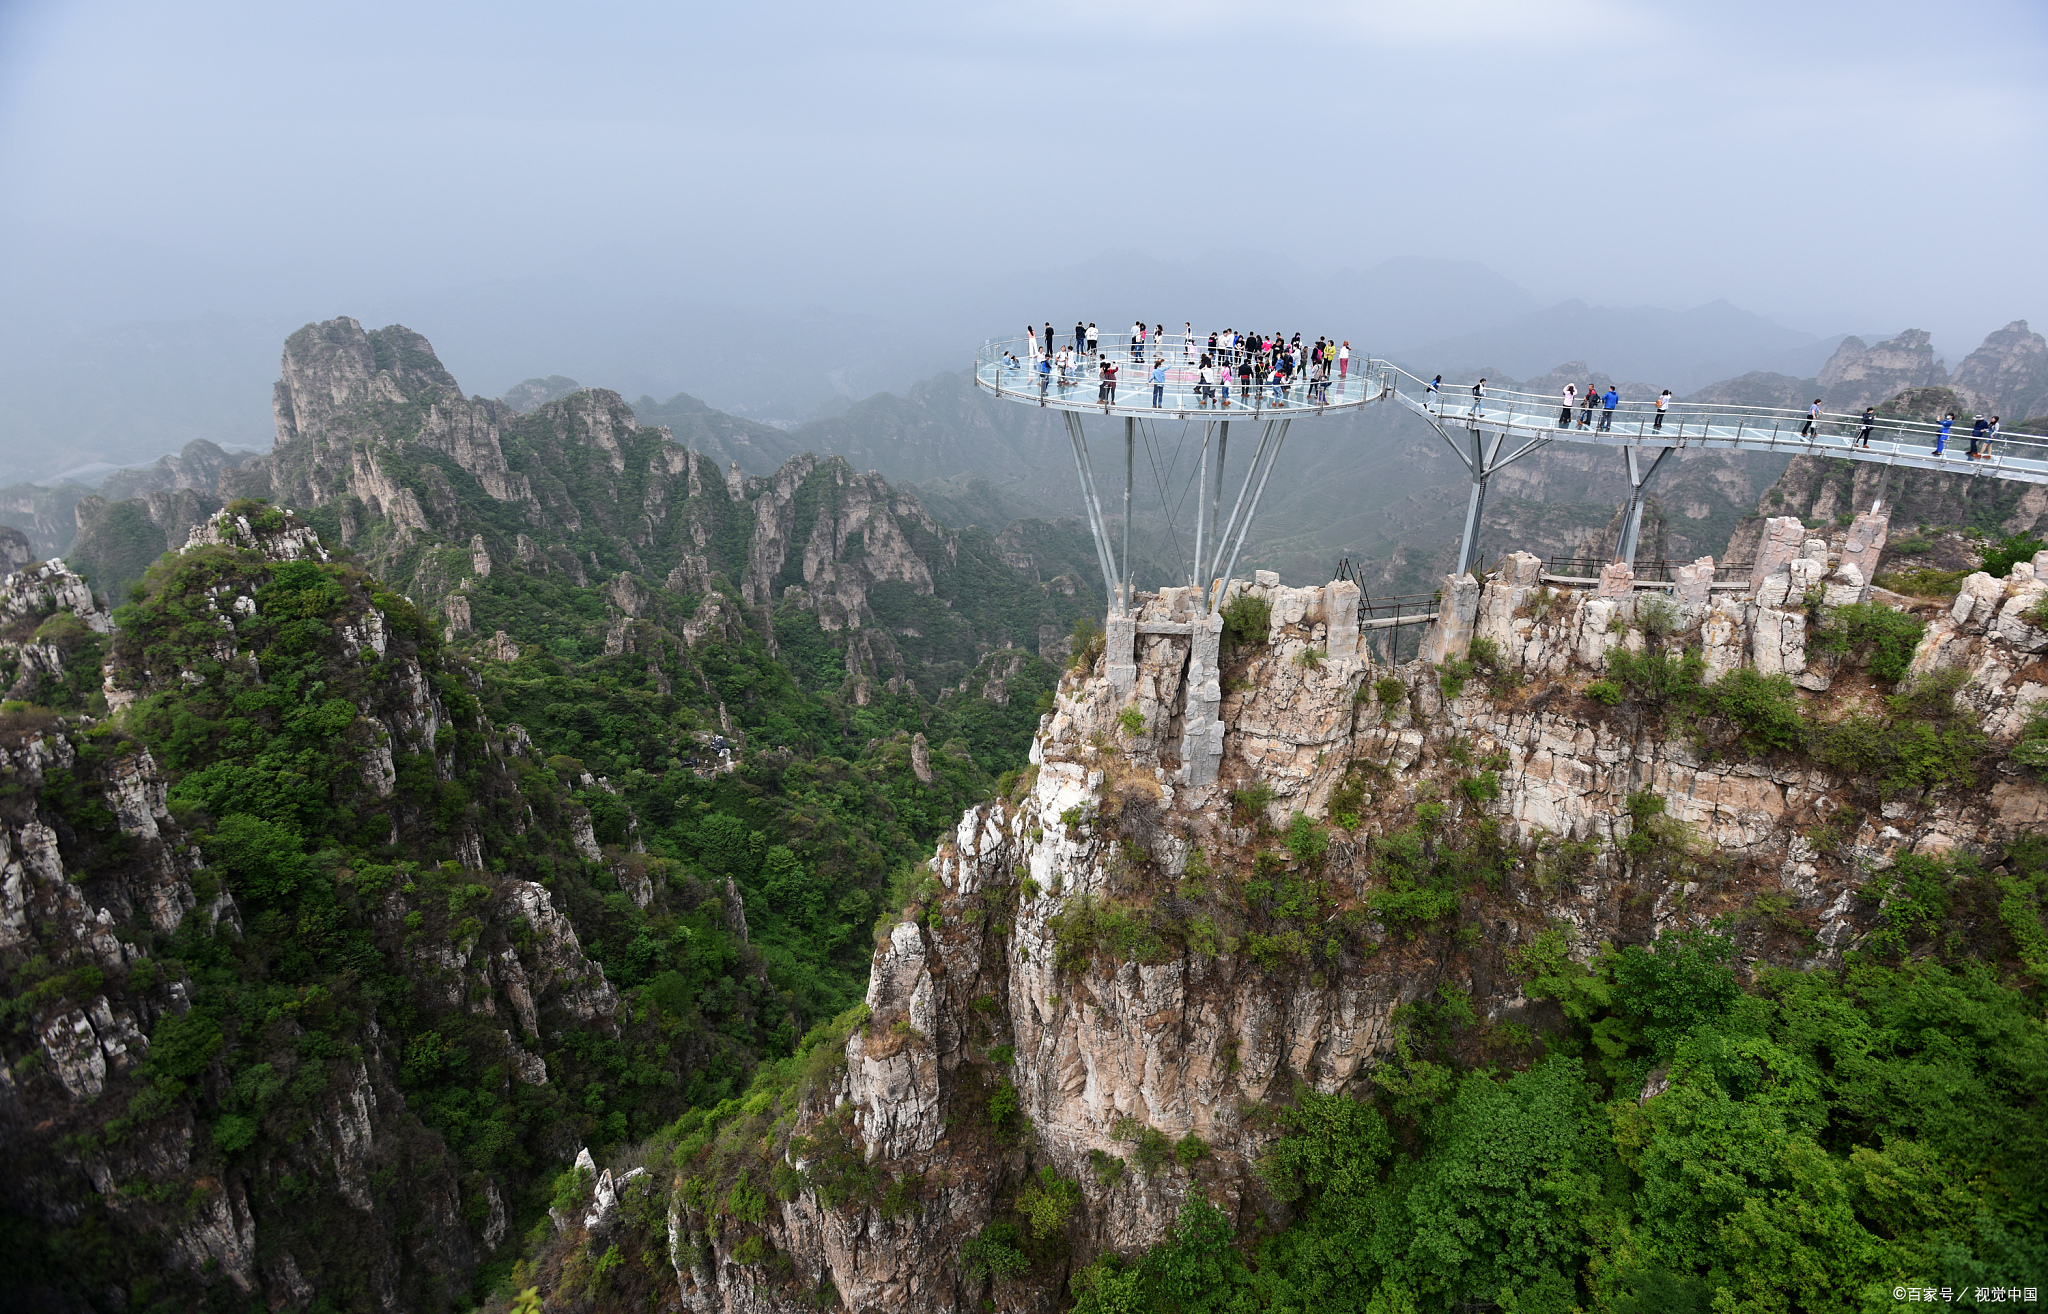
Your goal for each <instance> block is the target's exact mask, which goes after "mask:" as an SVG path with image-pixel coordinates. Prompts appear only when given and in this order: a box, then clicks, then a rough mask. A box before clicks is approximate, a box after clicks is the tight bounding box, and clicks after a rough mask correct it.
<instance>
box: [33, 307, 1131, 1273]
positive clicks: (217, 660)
mask: <svg viewBox="0 0 2048 1314" xmlns="http://www.w3.org/2000/svg"><path fill="white" fill-rule="evenodd" d="M322 333H325V334H327V336H326V337H320V334H322ZM309 337H312V338H317V339H318V341H316V342H313V343H311V344H310V345H309V344H308V342H307V339H308V338H309ZM336 338H338V339H339V341H340V346H339V347H338V348H336V349H335V350H334V351H332V352H330V353H329V354H328V355H327V356H326V357H319V350H325V349H326V347H330V346H333V341H332V340H333V339H336ZM294 343H295V344H296V345H297V346H298V347H299V348H300V349H301V350H302V353H303V354H305V355H308V356H311V357H319V359H321V360H324V364H317V365H313V366H307V367H306V368H305V369H301V370H298V371H297V372H296V373H295V372H294V368H293V367H292V363H291V357H290V355H289V354H288V358H287V366H288V368H287V379H286V382H285V384H281V385H280V400H279V413H280V444H279V447H278V449H277V451H276V452H275V453H274V454H273V456H272V457H270V458H266V459H264V460H263V461H260V462H254V463H251V466H252V467H253V468H244V469H243V470H241V471H231V472H229V476H228V479H229V480H230V481H239V483H237V484H235V486H234V487H231V488H229V490H228V491H230V492H234V491H236V489H237V488H239V489H242V490H245V491H253V492H255V493H257V494H258V497H256V498H253V499H252V498H248V497H239V498H234V499H231V500H230V501H229V502H228V504H227V506H226V508H225V509H224V510H223V511H222V512H221V513H219V514H218V515H216V516H214V517H212V518H210V519H207V520H205V521H204V522H203V523H202V524H201V525H200V527H199V529H198V530H197V531H196V532H195V533H194V535H193V543H192V546H191V547H190V548H189V549H187V550H185V551H183V552H180V553H174V554H172V555H171V556H168V557H166V558H165V559H164V561H163V562H162V563H160V564H158V565H156V566H153V567H151V568H150V569H149V571H148V572H147V573H146V575H145V576H144V577H143V578H142V579H141V580H140V582H139V583H138V584H137V585H135V586H134V587H133V588H131V589H128V590H126V591H125V595H126V601H125V602H124V603H123V604H122V605H121V606H120V607H119V608H118V609H117V611H116V613H115V616H114V618H113V620H114V621H117V622H118V624H115V623H111V622H110V619H109V617H108V616H107V614H106V612H105V611H104V610H103V609H102V608H101V607H100V606H99V604H98V603H97V602H96V600H95V599H94V598H93V597H92V594H91V591H90V590H89V589H88V588H87V586H86V585H85V584H84V583H83V582H82V581H81V580H80V579H79V578H78V577H77V576H75V575H72V574H70V573H68V572H66V571H64V570H62V569H61V568H59V567H54V566H45V567H39V568H37V569H35V570H31V571H24V572H20V573H18V574H16V575H14V576H10V577H9V583H8V594H7V599H6V616H7V619H6V628H5V633H4V635H0V656H4V659H5V663H6V668H7V669H6V672H5V673H6V674H7V676H8V679H9V681H10V683H11V685H12V688H11V692H10V696H11V697H12V698H14V699H15V700H17V701H14V702H10V703H8V704H6V710H5V712H4V713H0V717H4V724H0V748H4V749H5V751H6V752H7V753H8V762H7V768H6V778H7V781H8V789H7V794H6V799H5V815H4V817H0V821H4V824H5V827H6V831H5V834H4V836H0V840H4V843H5V846H6V848H5V852H6V853H7V854H8V855H9V857H8V861H9V862H10V863H11V864H12V865H11V867H10V873H11V874H10V877H9V881H8V884H7V894H6V906H5V913H6V916H5V918H4V919H0V920H4V923H5V933H4V936H0V999H4V1001H5V1003H4V1019H5V1030H4V1032H0V1048H4V1059H5V1065H4V1067H0V1072H4V1073H5V1074H6V1081H5V1083H4V1087H0V1118H4V1119H5V1121H6V1123H7V1126H8V1129H9V1130H8V1134H7V1138H6V1144H7V1149H6V1150H5V1159H6V1163H5V1169H6V1177H7V1179H8V1183H9V1185H8V1187H7V1188H6V1194H5V1197H4V1198H5V1208H6V1212H5V1228H4V1235H5V1244H6V1247H7V1253H8V1255H9V1257H10V1260H11V1261H12V1262H13V1263H14V1264H15V1265H16V1267H17V1271H18V1272H20V1273H21V1274H23V1275H25V1276H24V1278H23V1286H22V1290H23V1291H25V1292H26V1293H28V1294H27V1296H25V1297H24V1298H25V1299H28V1300H30V1301H31V1303H34V1304H38V1305H41V1306H43V1307H48V1308H55V1309H83V1308H104V1309H120V1308H129V1309H136V1308H164V1309H172V1308H177V1309H183V1308H196V1307H221V1308H239V1307H241V1306H242V1305H244V1304H247V1303H250V1302H258V1301H260V1302H262V1303H265V1304H270V1305H275V1304H278V1303H280V1302H282V1303H287V1304H298V1305H309V1306H312V1307H316V1308H334V1309H355V1308H361V1309H379V1308H381V1309H430V1308H438V1307H444V1306H450V1305H460V1304H463V1303H465V1301H466V1300H467V1299H468V1297H469V1293H471V1292H472V1291H480V1290H483V1289H487V1288H488V1287H489V1286H490V1285H491V1284H493V1283H495V1282H496V1281H497V1280H498V1279H499V1277H500V1275H501V1274H502V1272H503V1270H504V1268H505V1267H506V1266H507V1265H508V1264H509V1263H510V1258H511V1254H512V1239H513V1238H515V1237H516V1236H517V1235H519V1234H520V1233H521V1232H522V1231H524V1230H525V1229H527V1228H529V1227H531V1226H532V1225H533V1223H534V1222H535V1220H537V1219H540V1218H542V1216H543V1214H544V1211H545V1209H546V1207H547V1206H548V1204H549V1203H550V1200H551V1198H552V1197H551V1196H550V1194H549V1183H550V1182H551V1181H552V1180H553V1178H554V1177H555V1176H556V1175H557V1174H558V1173H559V1172H560V1171H561V1170H562V1169H563V1168H564V1167H565V1166H566V1165H567V1164H568V1163H569V1162H570V1160H571V1159H573V1158H574V1156H575V1155H576V1153H577V1152H578V1151H579V1150H580V1149H581V1148H582V1147H584V1146H586V1145H587V1146H590V1147H593V1148H596V1149H598V1150H600V1151H602V1150H603V1149H604V1147H606V1146H607V1145H610V1144H612V1143H616V1142H620V1141H624V1140H627V1139H629V1138H637V1137H639V1136H643V1135H645V1134H647V1133H648V1132H649V1131H651V1130H652V1129H653V1128H655V1127H657V1126H659V1125H662V1124H664V1123H665V1122H667V1121H668V1120H671V1119H672V1118H673V1117H674V1116H675V1115H676V1114H677V1113H679V1112H680V1111H682V1110H683V1109H684V1108H686V1107H689V1106H691V1105H702V1104H709V1103H715V1102H717V1101H718V1100H720V1099H721V1098H724V1097H726V1096H728V1095H730V1094H731V1093H733V1092H734V1091H736V1090H739V1089H743V1088H744V1086H745V1084H746V1083H747V1081H748V1079H749V1077H750V1075H751V1072H752V1070H753V1068H754V1067H755V1065H756V1064H757V1063H758V1062H760V1061H761V1060H762V1059H763V1058H774V1057H777V1056H780V1055H786V1054H789V1053H790V1052H791V1050H792V1048H793V1046H794V1045H795V1043H796V1041H797V1038H798V1037H799V1036H801V1035H802V1034H803V1033H804V1032H805V1031H806V1030H808V1029H810V1028H811V1027H812V1026H813V1025H814V1024H816V1023H817V1022H818V1021H819V1020H820V1019H822V1018H826V1017H829V1016H831V1015H833V1014H835V1013H837V1012H839V1011H841V1010H843V1009H844V1008H845V1007H846V1006H847V1005H848V1004H850V1003H852V1002H853V1001H854V1000H855V999H857V998H858V996H859V993H860V991H861V989H862V988H863V986H864V984H865V980H866V962H867V958H868V955H869V948H870V943H871V941H870V934H869V931H870V926H871V924H872V922H873V921H874V917H875V913H876V911H877V910H878V909H880V908H882V907H886V906H889V905H890V904H891V903H892V896H891V893H890V886H891V884H892V882H896V881H900V879H901V878H902V873H904V872H905V871H906V870H907V868H908V866H909V864H910V863H911V862H912V861H913V860H915V859H916V858H917V857H919V856H921V855H923V854H925V853H928V852H929V850H930V843H931V841H932V839H933V838H934V837H935V836H936V835H937V834H938V833H940V832H941V831H942V830H944V829H945V828H947V827H949V826H950V825H951V824H952V822H953V821H954V819H955V818H956V817H957V816H958V814H959V811H960V809H961V808H962V807H963V806H964V805H965V804H966V803H967V802H968V801H970V800H971V799H972V798H974V797H977V796H980V795H982V794H985V793H986V792H987V791H988V789H989V788H990V787H991V786H992V784H993V782H994V778H995V776H996V775H997V773H999V772H1001V771H1004V770H1007V769H1009V768H1011V767H1014V766H1016V765H1019V764H1021V761H1022V756H1023V751H1024V748H1025V746H1026V744H1027V743H1028V739H1029V736H1030V734H1031V732H1032V730H1033V729H1034V728H1035V726H1036V724H1037V720H1038V708H1039V704H1040V703H1041V701H1042V700H1043V698H1044V697H1045V696H1046V695H1047V694H1048V693H1049V691H1050V688H1051V685H1052V682H1053V678H1054V666H1053V664H1052V663H1050V662H1048V661H1047V660H1045V659H1044V658H1042V657H1041V656H1040V655H1039V654H1038V652H1037V651H1036V650H1037V649H1038V648H1040V647H1041V646H1053V645H1057V644H1058V643H1059V642H1060V641H1061V636H1063V635H1064V634H1065V632H1066V630H1067V629H1068V628H1069V626H1070V622H1071V621H1072V619H1073V618H1074V616H1075V615H1077V614H1078V613H1079V612H1080V611H1082V610H1083V609H1086V608H1087V607H1089V605H1090V601H1091V600H1092V595H1093V592H1094V591H1093V589H1081V588H1078V587H1077V582H1076V581H1075V580H1073V579H1072V577H1071V576H1068V575H1065V574H1064V573H1061V572H1059V571H1056V570H1043V571H1041V570H1039V569H1038V567H1037V565H1036V558H1034V557H1033V556H1032V555H1031V551H1030V548H1029V545H1028V543H1027V542H1025V541H1023V540H1010V541H1006V542H1003V543H998V541H997V540H996V539H995V538H994V537H992V536H990V535H986V534H983V535H979V536H963V535H958V534H953V533H950V532H947V531H945V530H943V529H942V528H941V527H939V526H938V525H936V524H935V523H934V522H932V521H930V520H929V518H927V517H925V516H924V515H923V513H922V511H921V510H920V509H919V508H918V507H917V504H916V503H915V501H914V500H913V499H909V498H906V497H902V496H900V495H898V494H896V493H894V492H893V491H892V490H890V489H889V488H888V487H887V485H886V484H883V483H882V482H881V481H880V480H879V479H877V478H873V477H866V476H859V475H856V474H855V473H854V472H853V471H851V470H850V469H848V468H847V467H846V466H845V465H844V464H843V463H841V462H836V461H824V462H820V461H816V460H813V459H810V458H800V459H798V460H796V461H793V462H791V463H790V464H789V465H787V466H785V467H784V468H783V469H782V470H781V471H779V472H778V473H777V474H776V476H775V477H773V478H771V479H755V480H746V479H742V478H739V477H736V476H731V472H727V474H720V473H719V472H718V471H716V470H714V469H711V468H709V467H708V465H707V463H705V462H704V461H703V460H702V458H701V457H698V456H696V455H694V454H692V453H690V452H688V451H686V450H685V449H682V448H680V447H677V446H675V445H674V444H672V443H670V442H669V441H668V440H667V438H666V436H665V435H664V434H662V433H661V432H660V431H658V430H646V429H641V428H639V427H638V426H637V425H635V424H634V423H633V422H632V417H631V415H630V413H629V412H626V411H625V410H624V408H623V407H622V406H619V405H618V404H617V399H616V398H612V397H610V396H609V395H608V394H607V395H593V394H588V393H580V394H576V395H574V396H571V397H568V398H564V399H561V400H560V401H558V402H555V403H551V404H550V405H549V406H547V407H543V408H541V410H540V411H539V412H537V413H536V414H535V415H534V416H532V417H525V419H523V420H522V419H520V418H519V417H513V416H511V413H510V412H509V411H508V410H507V409H506V408H503V407H501V406H498V405H497V404H495V403H485V402H480V401H477V402H470V401H464V400H463V399H462V398H461V397H460V394H459V392H457V391H455V390H454V389H453V387H452V380H446V378H445V374H440V375H438V376H437V374H436V371H438V365H436V364H434V363H433V362H432V358H431V355H430V354H429V353H427V352H426V351H425V347H424V343H423V342H420V341H418V340H416V339H413V338H411V337H410V336H408V335H403V333H402V331H397V332H396V334H395V335H394V334H393V333H389V332H387V333H386V334H382V335H371V334H364V333H362V332H361V330H360V329H357V328H355V327H354V326H353V325H352V324H346V323H345V322H344V323H343V324H342V325H339V326H336V325H329V326H319V328H318V329H309V330H307V331H306V333H304V334H301V335H299V336H298V337H295V339H294ZM323 344H324V345H323ZM315 348H318V349H319V350H315ZM323 370H324V371H325V372H324V373H323V372H322V371H323ZM295 384H296V386H298V387H299V388H300V391H299V392H297V393H293V392H292V387H293V386H294V385H295ZM323 407H324V409H323ZM500 425H503V426H505V429H506V430H507V431H508V432H506V433H501V431H500V429H499V428H498V427H497V426H500ZM501 438H502V440H503V441H502V445H500V440H501ZM271 492H281V493H283V494H288V495H289V496H290V497H291V499H292V502H293V504H294V505H295V506H296V507H297V508H298V509H297V510H296V511H288V510H285V509H283V508H282V507H281V506H278V505H274V504H272V503H269V502H266V501H264V500H262V495H263V494H266V493H271ZM320 529H324V530H325V531H326V532H325V534H324V536H323V535H322V534H321V533H319V532H318V530H320ZM379 571H382V572H387V573H388V575H389V579H388V580H387V579H386V578H382V577H380V575H379V574H378V572H379ZM1040 575H1043V576H1044V578H1042V579H1041V578H1038V576H1040ZM408 594H410V595H411V596H410V597H408V596H407V595H408ZM1055 650H1056V648H1055ZM103 664H104V667H105V673H104V678H102V672H101V668H102V665H103Z"/></svg>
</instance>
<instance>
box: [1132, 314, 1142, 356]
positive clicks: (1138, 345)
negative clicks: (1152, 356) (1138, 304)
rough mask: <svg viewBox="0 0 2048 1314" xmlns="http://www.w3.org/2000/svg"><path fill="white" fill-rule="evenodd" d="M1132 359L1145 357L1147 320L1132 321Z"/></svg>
mask: <svg viewBox="0 0 2048 1314" xmlns="http://www.w3.org/2000/svg"><path fill="white" fill-rule="evenodd" d="M1131 359H1132V360H1135V361H1142V360H1144V359H1145V321H1144V320H1142V319H1138V320H1132V321H1131Z"/></svg>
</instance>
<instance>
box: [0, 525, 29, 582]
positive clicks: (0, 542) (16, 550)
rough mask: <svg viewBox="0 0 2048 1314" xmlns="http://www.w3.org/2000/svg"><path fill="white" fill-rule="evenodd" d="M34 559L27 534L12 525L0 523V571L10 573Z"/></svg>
mask: <svg viewBox="0 0 2048 1314" xmlns="http://www.w3.org/2000/svg"><path fill="white" fill-rule="evenodd" d="M35 559H36V554H35V549H34V548H33V547H31V546H30V545H29V541H28V535H27V534H24V533H22V532H21V531H20V530H18V529H16V528H15V527H14V526H12V525H0V571H5V572H6V573H7V574H10V575H11V574H13V573H14V572H15V571H17V570H20V569H21V568H22V567H23V566H26V565H27V564H28V563H29V562H31V561H34V560H35Z"/></svg>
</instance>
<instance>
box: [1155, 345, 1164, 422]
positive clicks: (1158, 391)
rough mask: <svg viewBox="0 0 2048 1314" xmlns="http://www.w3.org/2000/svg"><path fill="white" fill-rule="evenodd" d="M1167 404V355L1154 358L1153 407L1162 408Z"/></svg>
mask: <svg viewBox="0 0 2048 1314" xmlns="http://www.w3.org/2000/svg"><path fill="white" fill-rule="evenodd" d="M1165 405H1166V357H1164V356H1154V357H1153V358H1152V409H1153V410H1155V411H1156V410H1160V409H1162V408H1163V407H1165Z"/></svg>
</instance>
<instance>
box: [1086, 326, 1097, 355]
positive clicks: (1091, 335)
mask: <svg viewBox="0 0 2048 1314" xmlns="http://www.w3.org/2000/svg"><path fill="white" fill-rule="evenodd" d="M1098 341H1099V339H1098V338H1097V337H1096V335H1095V324H1094V322H1093V321H1090V322H1089V325H1088V354H1089V355H1090V356H1093V355H1094V354H1095V353H1096V352H1097V351H1098V350H1099V348H1098V346H1097V345H1096V344H1097V342H1098Z"/></svg>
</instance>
